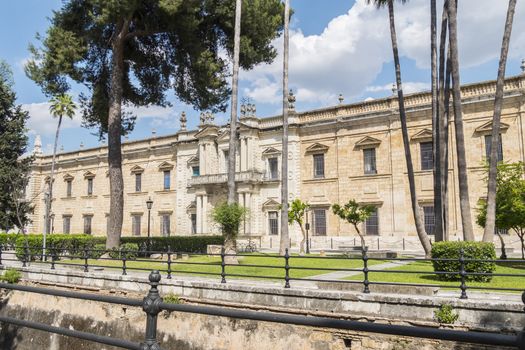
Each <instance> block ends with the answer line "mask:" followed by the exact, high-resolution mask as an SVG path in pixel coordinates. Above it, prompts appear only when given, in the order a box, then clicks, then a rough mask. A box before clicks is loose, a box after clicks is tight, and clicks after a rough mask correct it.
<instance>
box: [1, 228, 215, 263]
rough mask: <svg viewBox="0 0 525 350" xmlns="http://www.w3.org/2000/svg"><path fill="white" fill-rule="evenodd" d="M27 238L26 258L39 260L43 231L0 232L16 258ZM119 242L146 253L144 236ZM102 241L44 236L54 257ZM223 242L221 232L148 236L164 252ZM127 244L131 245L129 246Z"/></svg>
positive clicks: (78, 251)
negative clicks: (24, 233)
mask: <svg viewBox="0 0 525 350" xmlns="http://www.w3.org/2000/svg"><path fill="white" fill-rule="evenodd" d="M26 241H27V255H28V256H27V259H28V261H31V260H39V259H40V258H41V256H42V244H43V235H36V234H28V235H22V234H0V244H2V249H6V248H11V249H13V248H14V249H15V253H16V256H17V258H18V259H19V260H23V258H24V254H25V251H26V249H25V248H26ZM120 242H121V244H122V246H121V247H123V246H127V247H133V248H132V249H135V247H136V249H137V254H138V255H140V256H146V255H147V254H146V250H148V249H147V248H148V238H147V237H121V239H120ZM105 243H106V237H98V236H91V235H77V234H70V235H67V234H51V235H48V236H47V240H46V246H47V254H48V255H49V256H53V255H54V256H55V257H56V258H57V259H59V258H60V256H61V255H66V256H70V257H83V256H84V249H105ZM223 243H224V238H223V237H222V236H175V237H151V247H150V249H149V250H150V251H159V252H165V251H167V250H168V246H169V247H170V249H171V251H172V252H184V253H205V252H206V247H207V245H209V244H216V245H222V244H223ZM128 244H131V245H129V246H128ZM122 249H124V248H122ZM124 250H131V249H124ZM102 254H103V252H101V251H100V252H99V251H93V252H89V257H90V258H95V259H96V258H99V257H100V256H101V255H102ZM133 255H134V254H133ZM130 258H131V257H130Z"/></svg>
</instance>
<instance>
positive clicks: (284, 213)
mask: <svg viewBox="0 0 525 350" xmlns="http://www.w3.org/2000/svg"><path fill="white" fill-rule="evenodd" d="M289 26H290V0H285V2H284V55H283V138H282V155H281V241H280V244H279V254H281V255H284V254H285V250H286V248H290V236H289V234H288V57H289V49H290V48H289V42H290V33H289V29H290V28H289Z"/></svg>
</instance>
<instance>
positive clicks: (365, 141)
mask: <svg viewBox="0 0 525 350" xmlns="http://www.w3.org/2000/svg"><path fill="white" fill-rule="evenodd" d="M380 144H381V140H379V139H376V138H375V137H371V136H365V137H363V138H362V139H360V140H359V141H357V142H356V143H355V147H356V148H375V147H379V145H380Z"/></svg>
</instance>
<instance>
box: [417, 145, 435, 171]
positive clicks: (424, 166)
mask: <svg viewBox="0 0 525 350" xmlns="http://www.w3.org/2000/svg"><path fill="white" fill-rule="evenodd" d="M419 147H420V151H421V170H432V169H433V168H434V156H433V155H432V142H421V143H420V144H419Z"/></svg>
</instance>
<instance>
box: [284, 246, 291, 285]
mask: <svg viewBox="0 0 525 350" xmlns="http://www.w3.org/2000/svg"><path fill="white" fill-rule="evenodd" d="M289 261H290V254H289V253H288V248H286V249H285V250H284V288H290V264H289Z"/></svg>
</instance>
